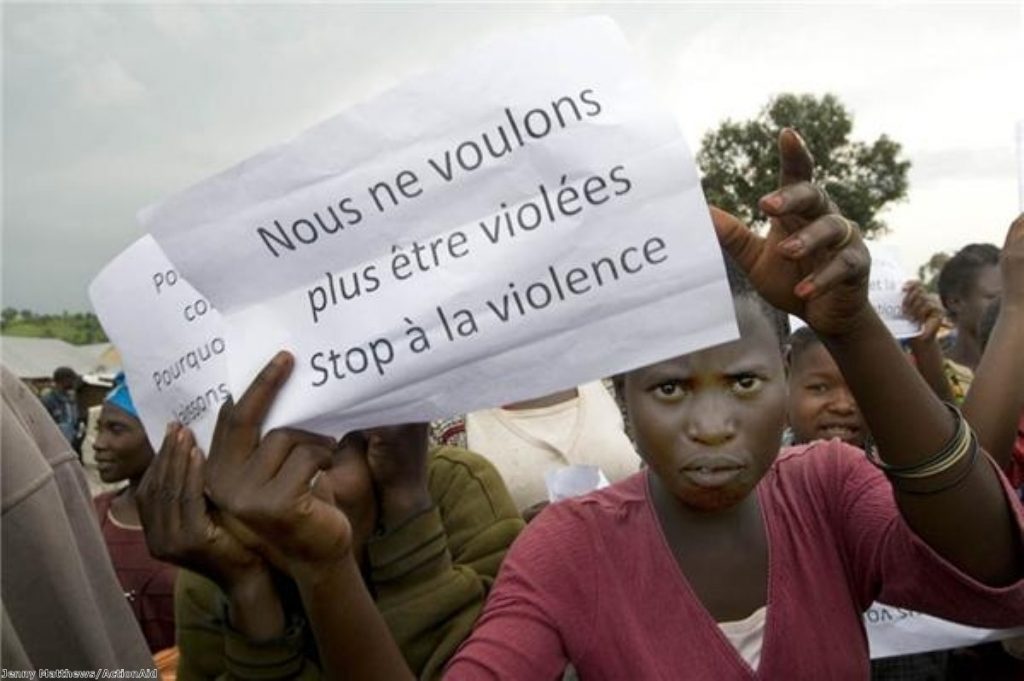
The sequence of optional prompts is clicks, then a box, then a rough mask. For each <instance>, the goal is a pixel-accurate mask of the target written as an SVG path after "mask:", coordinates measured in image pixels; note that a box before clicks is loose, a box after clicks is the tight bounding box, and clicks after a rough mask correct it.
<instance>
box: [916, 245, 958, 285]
mask: <svg viewBox="0 0 1024 681" xmlns="http://www.w3.org/2000/svg"><path fill="white" fill-rule="evenodd" d="M951 257H953V256H952V255H950V254H949V253H946V252H945V251H939V252H938V253H933V254H932V257H930V258H928V262H926V263H924V264H923V265H921V266H920V267H918V268H917V278H918V279H920V280H921V283H923V284H924V287H925V288H926V289H928V290H929V291H931V292H932V293H938V291H939V272H941V271H942V268H943V267H944V266H945V265H946V263H947V262H949V259H950V258H951Z"/></svg>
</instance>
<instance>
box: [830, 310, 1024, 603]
mask: <svg viewBox="0 0 1024 681" xmlns="http://www.w3.org/2000/svg"><path fill="white" fill-rule="evenodd" d="M862 317H863V318H862V319H860V320H858V323H857V324H855V325H854V326H853V330H852V331H850V332H849V333H847V334H846V335H844V336H840V337H836V336H824V337H823V341H824V342H825V344H826V346H827V347H828V348H829V351H830V352H831V353H832V356H833V358H834V359H835V361H836V363H837V364H838V365H839V367H840V369H841V370H842V372H843V375H844V377H845V378H846V381H847V383H848V384H849V386H850V389H851V391H852V392H853V395H854V397H855V398H856V400H857V404H858V406H859V407H860V410H861V413H863V415H864V418H865V420H866V421H867V423H868V426H869V427H870V429H871V433H872V436H873V437H874V439H875V442H876V443H877V445H878V451H879V454H880V456H881V457H882V459H883V460H884V461H885V462H886V463H888V464H890V465H892V466H896V467H908V466H914V465H918V464H921V463H922V462H924V461H925V460H927V459H928V458H929V457H930V456H932V455H933V454H935V453H936V452H938V451H940V450H941V449H942V448H943V447H944V446H945V445H946V444H947V443H948V442H949V441H950V439H951V438H952V437H953V435H954V431H955V423H954V420H953V418H952V417H951V414H950V412H949V410H948V409H947V408H946V407H945V406H944V405H943V404H942V403H941V402H940V401H939V399H938V398H937V397H936V396H935V395H934V393H933V392H932V391H931V390H930V389H929V387H928V386H927V385H926V384H925V382H924V380H923V379H922V378H921V377H920V376H919V375H918V373H917V371H916V370H915V369H914V368H913V367H912V366H911V365H910V363H908V362H907V361H906V359H905V358H904V357H903V355H902V352H901V351H900V349H899V347H898V346H897V344H896V342H895V341H894V340H893V338H892V336H891V335H889V332H888V331H887V330H886V328H885V326H884V324H883V323H882V322H881V320H880V319H879V318H878V316H877V315H876V314H875V312H874V310H873V309H871V308H866V309H865V311H864V313H863V315H862ZM959 470H961V469H957V472H956V475H959V474H960V473H959ZM930 482H931V481H930ZM934 482H935V483H936V486H935V489H938V488H939V487H941V486H943V485H942V484H940V483H942V482H944V480H935V481H934ZM896 490H897V491H896V499H897V503H898V505H899V507H900V512H901V513H902V515H903V517H904V519H905V520H906V521H907V523H908V524H909V525H910V527H912V528H913V529H914V531H915V532H916V533H917V534H918V535H919V536H920V537H921V538H922V539H923V540H924V541H925V542H927V543H928V544H929V546H931V547H932V548H933V549H934V550H935V551H937V552H938V553H940V554H941V555H943V556H944V557H945V558H946V559H948V560H949V561H950V562H952V563H953V564H954V565H956V566H957V567H959V568H960V569H961V570H963V571H964V572H966V573H967V574H969V575H971V576H972V577H974V578H975V579H977V580H979V581H982V582H984V583H987V584H991V585H999V584H1007V583H1010V582H1013V581H1015V580H1017V579H1019V578H1020V577H1021V575H1022V565H1021V552H1020V547H1019V542H1020V539H1019V531H1018V530H1017V527H1016V520H1015V518H1014V517H1013V515H1012V510H1011V508H1010V506H1009V505H1008V504H1007V501H1006V496H1005V494H1004V493H1003V490H1002V486H1001V483H1000V480H999V478H998V476H997V474H996V472H995V470H994V469H993V468H992V466H991V465H989V463H988V459H987V457H985V456H984V455H981V456H979V457H978V458H977V459H976V460H975V461H974V465H973V468H972V469H971V470H970V471H969V473H968V474H967V475H966V477H964V478H963V480H962V481H960V482H958V484H955V485H953V486H952V487H950V488H949V489H946V490H944V491H941V492H937V493H934V494H909V493H906V492H903V491H900V488H899V486H898V485H897V486H896Z"/></svg>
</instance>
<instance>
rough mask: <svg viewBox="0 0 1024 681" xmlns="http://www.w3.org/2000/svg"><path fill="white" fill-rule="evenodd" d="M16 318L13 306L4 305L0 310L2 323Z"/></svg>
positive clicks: (8, 322)
mask: <svg viewBox="0 0 1024 681" xmlns="http://www.w3.org/2000/svg"><path fill="white" fill-rule="evenodd" d="M17 318H18V311H17V310H15V309H14V308H13V307H5V308H4V309H3V310H2V311H0V319H2V320H3V323H4V324H10V323H11V322H13V321H14V320H15V319H17Z"/></svg>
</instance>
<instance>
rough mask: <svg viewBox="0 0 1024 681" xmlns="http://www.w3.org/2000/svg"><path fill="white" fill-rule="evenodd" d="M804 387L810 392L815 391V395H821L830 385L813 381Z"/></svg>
mask: <svg viewBox="0 0 1024 681" xmlns="http://www.w3.org/2000/svg"><path fill="white" fill-rule="evenodd" d="M804 389H805V390H807V392H809V393H814V394H815V395H821V394H824V393H826V392H828V386H827V385H825V384H824V383H811V384H808V385H806V386H804Z"/></svg>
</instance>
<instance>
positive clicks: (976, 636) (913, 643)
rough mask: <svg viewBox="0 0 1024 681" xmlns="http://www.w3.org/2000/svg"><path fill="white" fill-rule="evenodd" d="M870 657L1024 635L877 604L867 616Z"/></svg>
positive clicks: (938, 648)
mask: <svg viewBox="0 0 1024 681" xmlns="http://www.w3.org/2000/svg"><path fill="white" fill-rule="evenodd" d="M864 627H865V629H866V630H867V633H868V646H869V648H870V649H871V657H872V659H874V658H880V657H892V656H893V655H911V654H913V653H927V652H930V651H933V650H947V649H949V648H960V647H965V646H973V645H977V644H979V643H985V642H988V641H1000V640H1003V639H1006V638H1012V637H1016V636H1024V627H1019V628H1017V629H980V628H977V627H969V626H967V625H965V624H957V623H955V622H949V621H947V620H943V619H939V618H938V617H932V616H931V615H924V614H922V613H919V612H914V611H913V610H906V609H904V608H894V607H892V606H889V605H884V604H882V603H874V604H872V606H871V607H870V608H869V609H868V611H867V612H865V613H864Z"/></svg>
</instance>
